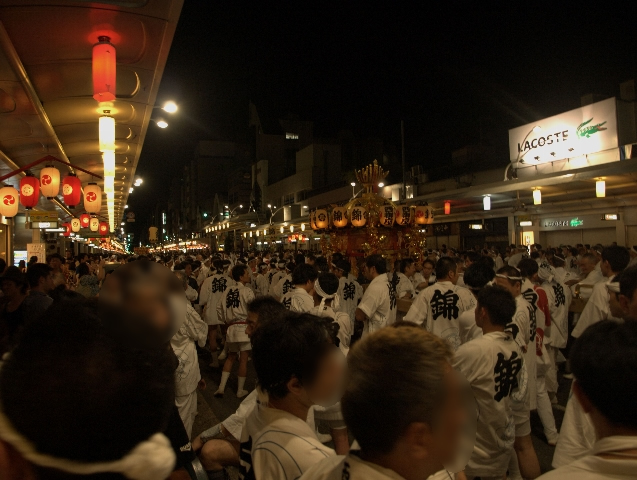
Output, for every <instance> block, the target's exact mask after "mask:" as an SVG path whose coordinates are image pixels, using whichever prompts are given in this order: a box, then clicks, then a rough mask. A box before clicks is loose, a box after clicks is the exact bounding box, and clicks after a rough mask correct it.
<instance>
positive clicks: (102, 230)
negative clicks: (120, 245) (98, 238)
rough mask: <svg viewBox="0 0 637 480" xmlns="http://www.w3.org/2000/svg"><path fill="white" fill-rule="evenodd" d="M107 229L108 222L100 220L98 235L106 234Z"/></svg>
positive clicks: (108, 228)
mask: <svg viewBox="0 0 637 480" xmlns="http://www.w3.org/2000/svg"><path fill="white" fill-rule="evenodd" d="M109 230H110V227H109V226H108V222H100V235H108V232H109Z"/></svg>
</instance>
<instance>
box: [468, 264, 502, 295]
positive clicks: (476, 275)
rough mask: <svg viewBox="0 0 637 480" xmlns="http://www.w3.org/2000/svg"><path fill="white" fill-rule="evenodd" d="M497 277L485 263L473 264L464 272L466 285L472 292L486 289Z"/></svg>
mask: <svg viewBox="0 0 637 480" xmlns="http://www.w3.org/2000/svg"><path fill="white" fill-rule="evenodd" d="M494 277H495V272H494V271H493V269H492V268H490V267H488V266H487V265H484V264H483V263H479V262H476V263H473V264H471V265H469V267H468V268H467V269H466V270H465V272H464V283H465V285H466V286H467V287H469V289H470V290H473V291H475V292H477V291H479V290H480V289H482V288H484V287H485V286H486V284H487V283H489V282H490V281H491V280H493V278H494Z"/></svg>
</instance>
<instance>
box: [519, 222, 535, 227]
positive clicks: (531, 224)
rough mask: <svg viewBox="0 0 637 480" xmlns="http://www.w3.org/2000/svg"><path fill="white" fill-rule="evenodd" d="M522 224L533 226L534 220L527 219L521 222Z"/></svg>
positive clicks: (522, 225) (523, 225)
mask: <svg viewBox="0 0 637 480" xmlns="http://www.w3.org/2000/svg"><path fill="white" fill-rule="evenodd" d="M520 226H521V227H531V226H533V222H532V221H530V220H526V221H524V222H520Z"/></svg>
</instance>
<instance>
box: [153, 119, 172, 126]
mask: <svg viewBox="0 0 637 480" xmlns="http://www.w3.org/2000/svg"><path fill="white" fill-rule="evenodd" d="M151 120H153V122H155V123H156V124H157V126H158V127H159V128H166V127H167V126H168V122H167V121H166V120H164V119H163V118H156V119H151Z"/></svg>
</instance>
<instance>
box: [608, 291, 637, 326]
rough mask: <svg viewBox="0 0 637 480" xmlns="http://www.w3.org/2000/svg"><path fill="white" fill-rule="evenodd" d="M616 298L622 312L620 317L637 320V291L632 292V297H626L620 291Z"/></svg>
mask: <svg viewBox="0 0 637 480" xmlns="http://www.w3.org/2000/svg"><path fill="white" fill-rule="evenodd" d="M611 295H612V294H611ZM618 299H619V304H620V306H621V310H622V313H623V315H622V317H623V318H626V319H630V320H635V321H637V291H635V293H634V294H633V298H628V297H627V296H625V295H622V294H621V293H620V294H619V295H618ZM618 318H619V317H618Z"/></svg>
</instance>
